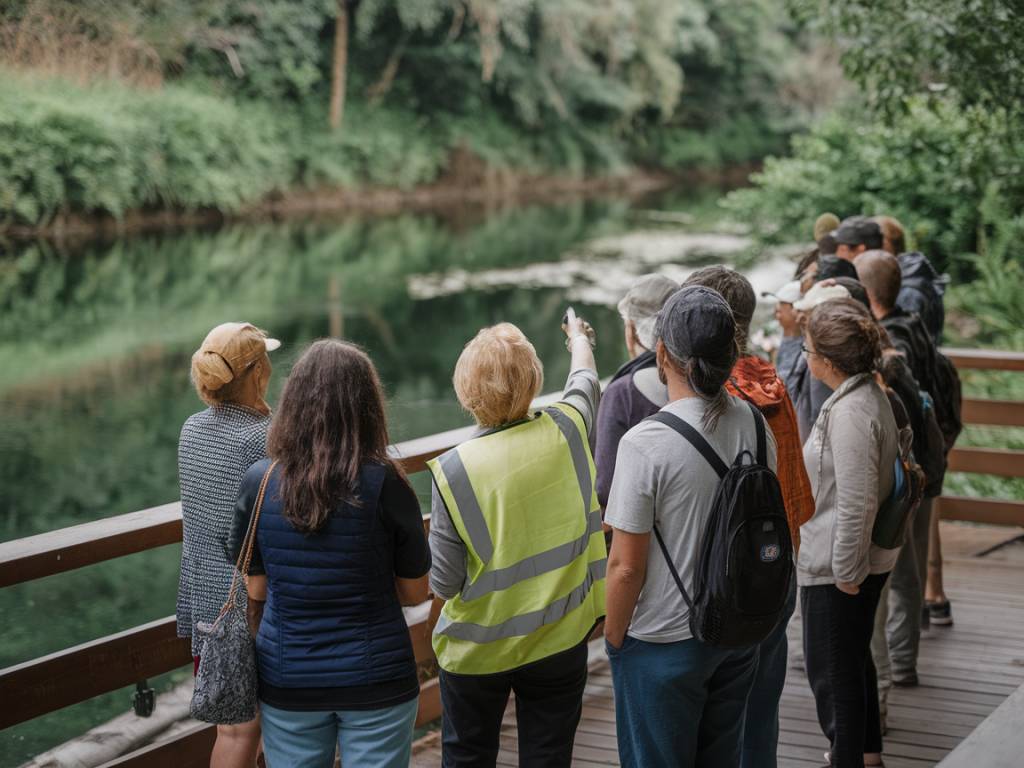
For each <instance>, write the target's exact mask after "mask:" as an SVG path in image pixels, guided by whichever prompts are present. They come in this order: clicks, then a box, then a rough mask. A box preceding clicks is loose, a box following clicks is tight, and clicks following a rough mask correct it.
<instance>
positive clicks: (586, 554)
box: [428, 404, 606, 674]
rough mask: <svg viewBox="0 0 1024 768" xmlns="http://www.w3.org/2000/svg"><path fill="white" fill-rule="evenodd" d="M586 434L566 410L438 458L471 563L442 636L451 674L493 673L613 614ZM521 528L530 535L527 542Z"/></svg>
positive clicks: (440, 650)
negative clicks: (607, 607)
mask: <svg viewBox="0 0 1024 768" xmlns="http://www.w3.org/2000/svg"><path fill="white" fill-rule="evenodd" d="M584 430H585V428H584V424H583V420H582V417H581V416H580V415H579V414H578V413H577V412H576V411H574V410H572V409H571V407H570V406H567V405H563V404H559V405H556V406H553V407H551V408H547V409H545V410H544V411H543V413H542V415H539V416H538V417H537V418H535V419H533V420H531V421H530V422H528V423H526V424H524V425H520V426H516V427H511V428H509V429H508V430H505V431H503V432H498V433H492V434H490V435H484V436H481V437H479V438H474V439H473V440H470V441H469V442H468V443H464V444H463V445H462V446H459V447H458V448H455V449H453V450H451V451H449V452H448V453H446V454H444V455H443V456H441V457H439V458H437V459H434V460H432V461H430V462H428V466H429V467H430V470H431V472H432V473H433V475H434V479H435V481H436V483H437V486H438V490H439V491H440V492H441V495H442V497H443V498H444V500H445V504H446V506H447V507H448V511H449V514H450V515H451V517H452V522H453V524H454V525H455V527H456V529H457V530H458V531H459V534H460V536H461V537H462V538H463V540H464V542H465V544H466V547H467V552H468V556H469V557H468V560H469V562H468V565H469V567H468V568H467V577H466V583H465V584H464V585H463V588H462V591H461V593H460V594H459V595H457V596H456V597H455V598H453V599H452V600H449V601H448V602H447V603H446V604H445V609H444V611H442V614H441V617H440V619H439V622H438V625H437V627H436V628H435V630H434V647H435V651H436V652H437V655H438V660H439V662H440V663H441V666H442V668H444V669H446V670H448V671H452V672H463V673H466V674H486V673H490V672H499V671H503V670H505V669H511V668H514V667H516V666H520V665H522V664H524V663H529V662H531V661H536V660H539V659H540V658H545V657H546V656H548V655H551V653H552V652H557V651H559V650H564V649H566V648H569V647H572V646H573V645H575V644H576V643H578V642H580V641H581V640H582V639H583V636H584V635H585V634H586V632H587V631H589V629H590V628H591V627H592V626H593V624H594V622H595V621H596V620H597V619H598V618H600V616H602V615H603V614H604V577H605V567H606V551H605V546H604V536H603V535H601V512H600V508H599V507H598V504H597V499H596V496H595V493H594V464H593V459H592V458H591V455H590V450H589V446H588V445H587V442H586V439H585V434H586V433H585V431H584ZM506 477H508V478H509V480H508V481H507V482H506ZM573 499H575V501H573ZM546 505H554V508H553V509H550V511H549V510H548V509H546V508H545V507H546ZM520 515H522V517H520ZM549 520H550V525H549V524H548V521H549ZM521 521H522V524H523V525H524V526H525V527H524V532H525V531H526V530H528V531H529V533H527V534H526V535H525V536H524V537H517V536H516V533H517V532H518V531H517V529H516V525H517V523H520V522H521ZM581 524H582V525H581ZM580 527H582V529H583V530H582V533H579V530H580ZM573 528H575V531H573V532H572V533H571V534H570V536H571V538H568V537H567V536H566V535H565V534H566V531H567V530H570V531H572V529H573ZM495 535H497V536H498V537H499V539H500V538H501V537H504V539H503V542H502V541H498V542H496V540H495V538H494V536H495ZM545 536H547V541H545V540H544V539H545ZM496 544H497V546H498V547H499V548H500V551H498V552H495V546H496ZM520 554H521V555H523V556H519V555H520ZM516 558H518V559H516ZM509 560H512V562H509ZM527 582H529V583H527ZM534 633H537V634H538V637H534V638H530V637H528V636H531V635H533V634H534ZM487 644H491V645H490V646H489V647H486V648H484V647H483V646H485V645H487ZM533 646H536V647H533Z"/></svg>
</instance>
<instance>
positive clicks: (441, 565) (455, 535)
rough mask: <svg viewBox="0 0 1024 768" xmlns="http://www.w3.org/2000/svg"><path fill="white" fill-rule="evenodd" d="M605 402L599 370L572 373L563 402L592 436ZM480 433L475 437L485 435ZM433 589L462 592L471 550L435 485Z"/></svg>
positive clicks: (444, 595) (446, 593)
mask: <svg viewBox="0 0 1024 768" xmlns="http://www.w3.org/2000/svg"><path fill="white" fill-rule="evenodd" d="M600 399H601V382H600V380H599V379H598V378H597V371H594V370H591V369H589V368H579V369H577V370H575V371H572V372H570V373H569V378H568V380H567V381H566V382H565V393H564V394H563V395H562V399H561V400H559V402H561V403H567V404H568V405H571V406H572V407H573V408H575V409H576V410H577V411H579V413H580V415H581V416H582V417H583V423H584V424H586V427H587V435H588V436H589V435H590V434H591V433H592V432H593V430H594V416H595V414H596V413H597V404H598V401H599V400H600ZM485 432H486V430H480V431H479V432H478V433H477V434H476V435H474V437H476V436H479V435H482V434H484V433H485ZM429 541H430V557H431V566H430V589H431V591H432V592H433V593H434V594H435V595H437V596H438V597H440V598H442V599H444V600H450V599H451V598H453V597H455V596H456V595H457V594H459V593H460V592H461V591H462V587H463V584H464V583H465V581H466V570H467V562H466V558H467V555H468V553H467V550H466V544H465V543H464V542H463V541H462V538H461V537H460V536H459V532H458V530H457V529H456V528H455V523H453V522H452V518H451V515H450V514H448V508H447V507H446V506H445V503H444V499H443V498H441V494H440V493H439V492H438V490H437V485H436V484H432V490H431V495H430V536H429Z"/></svg>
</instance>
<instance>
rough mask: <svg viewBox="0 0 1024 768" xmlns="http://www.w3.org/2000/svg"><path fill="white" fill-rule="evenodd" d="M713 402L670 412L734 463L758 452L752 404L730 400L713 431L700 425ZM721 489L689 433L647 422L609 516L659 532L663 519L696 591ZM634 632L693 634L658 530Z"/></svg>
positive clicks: (619, 475)
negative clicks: (701, 552)
mask: <svg viewBox="0 0 1024 768" xmlns="http://www.w3.org/2000/svg"><path fill="white" fill-rule="evenodd" d="M706 407H707V404H706V401H704V400H701V399H700V398H696V397H691V398H686V399H684V400H676V401H674V402H671V403H669V404H668V405H666V406H665V407H664V408H662V410H663V411H667V412H668V413H671V414H673V415H674V416H678V417H679V418H680V419H682V420H683V421H685V422H687V423H688V424H690V425H691V426H692V427H694V428H695V429H696V430H697V431H698V432H700V433H701V434H702V435H703V436H704V438H705V439H706V440H707V441H708V443H710V445H711V447H712V448H714V449H715V451H717V452H718V455H719V456H720V457H721V459H722V460H723V461H724V462H725V463H726V464H732V462H733V460H734V459H735V458H736V456H737V455H738V454H739V452H740V451H742V450H749V451H750V452H751V454H753V453H754V452H755V450H756V448H757V435H756V432H755V431H754V430H755V425H754V415H753V414H752V413H751V412H750V407H749V406H748V405H747V404H746V402H744V401H743V400H740V399H738V398H735V397H730V398H729V406H728V408H727V410H726V412H725V413H724V414H723V415H722V417H721V419H719V421H718V425H717V426H716V428H715V431H714V432H707V431H705V430H704V429H703V427H701V424H700V421H701V417H702V416H703V415H704V411H705V408H706ZM765 433H766V434H767V437H768V466H769V467H771V469H772V470H773V471H774V470H775V468H776V450H775V438H774V437H773V435H772V431H771V429H769V428H768V426H767V424H766V425H765ZM717 487H718V475H717V474H716V473H715V471H714V470H713V469H712V468H711V465H710V464H708V462H707V460H706V459H705V458H704V457H703V456H701V455H700V454H699V453H698V452H697V449H696V448H694V447H693V446H692V445H690V443H689V442H687V441H686V439H685V438H683V436H682V435H680V434H679V433H678V432H676V431H675V430H673V429H671V428H670V427H667V426H665V425H664V424H661V423H659V422H656V421H643V422H641V423H640V424H637V425H636V426H635V427H633V428H632V429H631V430H629V432H627V433H626V435H625V436H624V437H623V438H622V440H621V442H620V443H619V453H618V457H617V458H616V460H615V478H614V479H613V480H612V490H611V493H610V494H609V497H608V509H607V510H606V512H605V518H604V519H605V522H606V523H608V524H609V525H610V526H612V527H613V528H617V529H619V530H621V531H626V532H627V533H651V529H652V528H653V527H654V524H655V523H657V524H658V530H659V531H661V535H662V537H663V538H664V539H665V545H666V547H667V548H668V551H669V553H670V554H671V555H672V561H673V563H674V565H675V567H676V569H677V570H678V571H679V577H680V578H681V579H682V581H683V584H684V585H685V586H686V589H687V591H688V592H690V593H691V594H692V589H693V572H694V566H695V564H696V560H697V551H698V549H699V547H700V543H701V540H702V538H703V536H704V529H705V527H706V525H707V518H708V512H709V511H710V508H711V503H712V501H713V500H714V496H715V490H716V489H717ZM629 635H630V637H635V638H636V639H638V640H644V641H646V642H650V643H674V642H676V641H678V640H686V639H687V638H690V637H692V634H691V633H690V625H689V611H688V610H687V608H686V602H685V601H684V600H683V596H682V595H681V594H680V592H679V588H678V587H677V586H676V583H675V580H674V579H673V578H672V574H671V572H670V571H669V569H668V565H667V564H666V563H665V556H664V555H663V554H662V553H661V548H660V547H659V546H658V542H657V539H655V537H654V536H653V535H652V536H651V543H650V547H649V548H648V550H647V576H646V579H645V581H644V586H643V590H642V591H641V592H640V598H639V600H637V604H636V609H635V610H634V612H633V620H632V622H631V623H630V625H629Z"/></svg>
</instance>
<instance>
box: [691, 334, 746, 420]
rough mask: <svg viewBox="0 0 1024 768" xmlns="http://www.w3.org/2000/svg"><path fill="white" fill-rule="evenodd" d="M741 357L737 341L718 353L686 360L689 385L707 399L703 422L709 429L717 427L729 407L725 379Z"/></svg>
mask: <svg viewBox="0 0 1024 768" xmlns="http://www.w3.org/2000/svg"><path fill="white" fill-rule="evenodd" d="M738 358H739V346H738V345H737V343H736V342H735V341H733V343H732V344H731V345H730V346H729V347H728V348H727V349H726V350H725V351H724V352H723V353H722V354H719V355H716V356H715V357H691V358H690V359H689V360H688V361H687V363H686V379H687V381H688V383H689V385H690V389H692V390H693V391H694V394H696V395H697V396H698V397H700V398H701V399H702V400H704V401H705V403H707V407H706V408H705V409H704V415H703V416H702V417H701V420H700V425H701V427H703V428H704V429H706V430H707V431H709V432H714V431H715V429H716V428H717V427H718V420H719V419H720V418H722V416H723V415H725V412H726V410H727V409H728V407H729V395H728V393H727V392H726V391H725V383H726V382H727V381H728V380H729V376H731V375H732V369H733V367H734V366H735V365H736V360H737V359H738Z"/></svg>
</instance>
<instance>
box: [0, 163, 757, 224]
mask: <svg viewBox="0 0 1024 768" xmlns="http://www.w3.org/2000/svg"><path fill="white" fill-rule="evenodd" d="M758 167H759V165H758V164H754V163H749V164H743V165H737V166H733V167H730V168H721V169H717V168H692V169H688V170H686V171H675V172H671V171H667V170H658V169H643V168H631V169H628V170H623V171H620V172H617V173H609V174H604V175H593V176H573V175H565V174H557V173H551V174H539V173H533V172H529V171H516V170H513V169H509V168H503V167H496V166H491V165H488V164H487V163H486V162H484V161H483V160H482V159H481V158H479V157H477V156H475V155H473V154H472V153H471V152H469V151H468V150H465V149H464V148H463V149H460V150H457V151H455V152H453V153H452V155H451V160H450V162H449V166H448V169H447V170H446V171H445V172H444V174H443V175H442V176H441V177H440V178H439V179H438V180H437V181H434V182H429V183H423V184H419V185H417V186H414V187H411V188H403V187H399V186H387V185H381V186H366V187H355V186H353V187H342V186H328V185H323V186H319V187H316V188H308V187H295V188H292V189H287V190H284V191H277V192H273V193H271V194H268V195H267V196H266V197H264V198H263V199H261V200H258V201H256V202H254V203H251V204H247V205H244V206H242V207H241V208H239V209H237V210H221V209H217V208H212V207H204V208H199V209H184V208H164V209H135V210H129V211H127V212H125V213H124V214H123V215H121V216H113V215H111V214H110V213H105V212H95V213H91V214H90V213H82V212H74V211H72V212H61V213H57V214H55V215H54V216H53V217H52V218H51V219H50V220H48V221H46V222H45V223H43V224H38V225H26V224H16V223H9V222H7V223H5V222H3V221H2V220H0V237H7V238H10V239H12V240H15V241H27V240H34V239H39V238H42V239H49V240H56V241H64V240H71V241H88V240H93V239H108V238H115V237H120V236H123V235H126V234H138V233H147V232H161V231H173V230H176V229H183V228H196V229H207V228H216V227H219V226H222V225H225V224H229V223H232V222H254V221H276V222H283V221H287V220H291V219H296V220H302V219H317V218H330V217H336V216H338V215H348V214H356V215H368V216H395V215H398V214H401V213H416V214H436V215H438V216H440V217H441V218H444V219H451V220H454V221H456V222H458V221H465V220H466V219H468V220H469V221H470V222H472V221H474V220H476V219H479V218H482V217H484V216H486V215H487V214H488V213H491V212H493V211H495V210H502V209H506V208H515V207H520V206H524V205H537V204H561V203H568V202H572V201H574V200H589V199H598V198H602V197H615V198H619V199H636V198H639V197H643V196H644V195H648V194H651V193H655V192H660V191H663V190H667V189H671V188H673V187H680V186H700V187H711V188H721V189H722V190H723V191H727V190H729V189H733V188H736V187H738V186H741V185H743V184H745V183H746V182H747V180H748V178H749V175H750V174H751V173H753V172H755V171H756V170H757V169H758Z"/></svg>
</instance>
